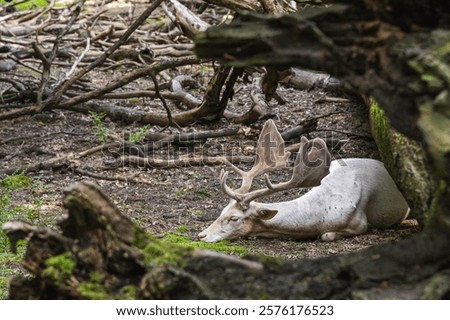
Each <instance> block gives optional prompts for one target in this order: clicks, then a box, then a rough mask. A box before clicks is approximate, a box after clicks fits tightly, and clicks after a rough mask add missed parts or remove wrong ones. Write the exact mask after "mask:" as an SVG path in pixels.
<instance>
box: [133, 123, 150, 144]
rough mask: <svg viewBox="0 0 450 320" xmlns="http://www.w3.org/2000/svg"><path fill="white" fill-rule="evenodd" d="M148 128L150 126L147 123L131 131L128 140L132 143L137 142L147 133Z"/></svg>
mask: <svg viewBox="0 0 450 320" xmlns="http://www.w3.org/2000/svg"><path fill="white" fill-rule="evenodd" d="M148 129H150V126H149V125H145V126H143V127H142V128H140V129H139V130H138V131H136V132H133V133H132V134H130V138H129V140H130V142H132V143H139V142H141V141H142V140H143V139H144V138H145V136H146V135H147V133H148Z"/></svg>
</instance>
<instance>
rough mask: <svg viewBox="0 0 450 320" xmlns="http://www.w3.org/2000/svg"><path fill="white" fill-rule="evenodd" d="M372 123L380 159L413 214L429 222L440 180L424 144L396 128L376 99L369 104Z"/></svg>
mask: <svg viewBox="0 0 450 320" xmlns="http://www.w3.org/2000/svg"><path fill="white" fill-rule="evenodd" d="M370 124H371V131H372V135H373V138H374V139H375V142H376V144H377V146H378V150H379V153H380V156H381V159H382V160H383V162H384V165H385V167H386V168H387V170H388V171H389V173H390V174H391V176H392V178H393V179H394V181H395V182H396V184H397V186H398V187H399V189H400V191H401V192H402V194H403V195H404V197H405V199H406V200H407V201H408V204H409V207H410V208H411V213H410V217H411V218H415V219H417V220H418V221H419V223H420V224H421V225H422V226H425V225H427V224H428V222H429V221H430V219H431V217H430V216H429V215H430V212H431V210H430V208H431V204H432V200H433V198H434V195H435V193H436V192H437V190H438V182H437V180H436V179H435V178H434V177H433V175H432V174H431V173H430V166H429V164H428V161H427V157H426V154H425V151H424V150H423V148H422V145H421V144H420V143H419V142H417V141H414V140H412V139H409V138H408V137H406V136H404V135H403V134H401V133H399V132H397V131H396V130H395V129H393V128H392V127H391V125H390V123H389V119H388V118H387V116H386V114H385V112H384V111H383V109H381V108H380V107H379V106H378V104H377V103H376V102H375V101H374V100H372V101H371V104H370Z"/></svg>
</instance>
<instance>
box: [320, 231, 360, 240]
mask: <svg viewBox="0 0 450 320" xmlns="http://www.w3.org/2000/svg"><path fill="white" fill-rule="evenodd" d="M353 235H355V233H353V232H348V231H331V232H325V233H323V234H322V235H321V236H320V239H321V240H322V241H326V242H331V241H336V240H339V239H342V238H346V237H351V236H353Z"/></svg>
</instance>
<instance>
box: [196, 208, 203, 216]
mask: <svg viewBox="0 0 450 320" xmlns="http://www.w3.org/2000/svg"><path fill="white" fill-rule="evenodd" d="M204 214H205V211H203V210H200V209H197V210H194V215H196V216H199V217H201V216H203V215H204Z"/></svg>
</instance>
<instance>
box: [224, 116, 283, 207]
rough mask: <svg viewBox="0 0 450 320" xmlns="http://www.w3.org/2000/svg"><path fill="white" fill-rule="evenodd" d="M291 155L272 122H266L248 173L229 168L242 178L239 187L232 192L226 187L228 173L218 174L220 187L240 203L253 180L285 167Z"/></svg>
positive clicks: (233, 167)
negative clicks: (253, 161)
mask: <svg viewBox="0 0 450 320" xmlns="http://www.w3.org/2000/svg"><path fill="white" fill-rule="evenodd" d="M290 155H291V153H290V152H286V151H285V149H284V140H283V138H282V137H281V134H280V133H279V132H278V130H277V127H276V125H275V123H274V122H273V120H267V121H266V123H265V124H264V127H263V128H262V130H261V133H260V134H259V138H258V143H257V145H256V158H255V163H254V165H253V167H252V168H251V169H250V170H249V171H243V170H241V169H239V168H237V167H236V166H234V165H231V168H232V169H233V171H234V172H236V173H237V174H239V175H240V176H241V177H242V184H241V186H240V187H239V188H238V189H236V190H232V189H231V188H230V187H228V186H227V184H226V181H227V177H228V172H227V171H224V170H222V171H221V173H220V186H221V188H222V190H223V192H224V193H225V194H226V195H227V196H229V197H230V198H232V199H235V200H236V201H238V202H241V201H242V199H243V197H244V195H245V194H246V193H248V192H249V190H250V188H251V185H252V182H253V179H254V178H255V177H257V176H259V175H262V174H264V173H266V172H269V171H272V170H274V169H277V168H281V167H285V166H286V161H287V159H288V158H289V156H290Z"/></svg>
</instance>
